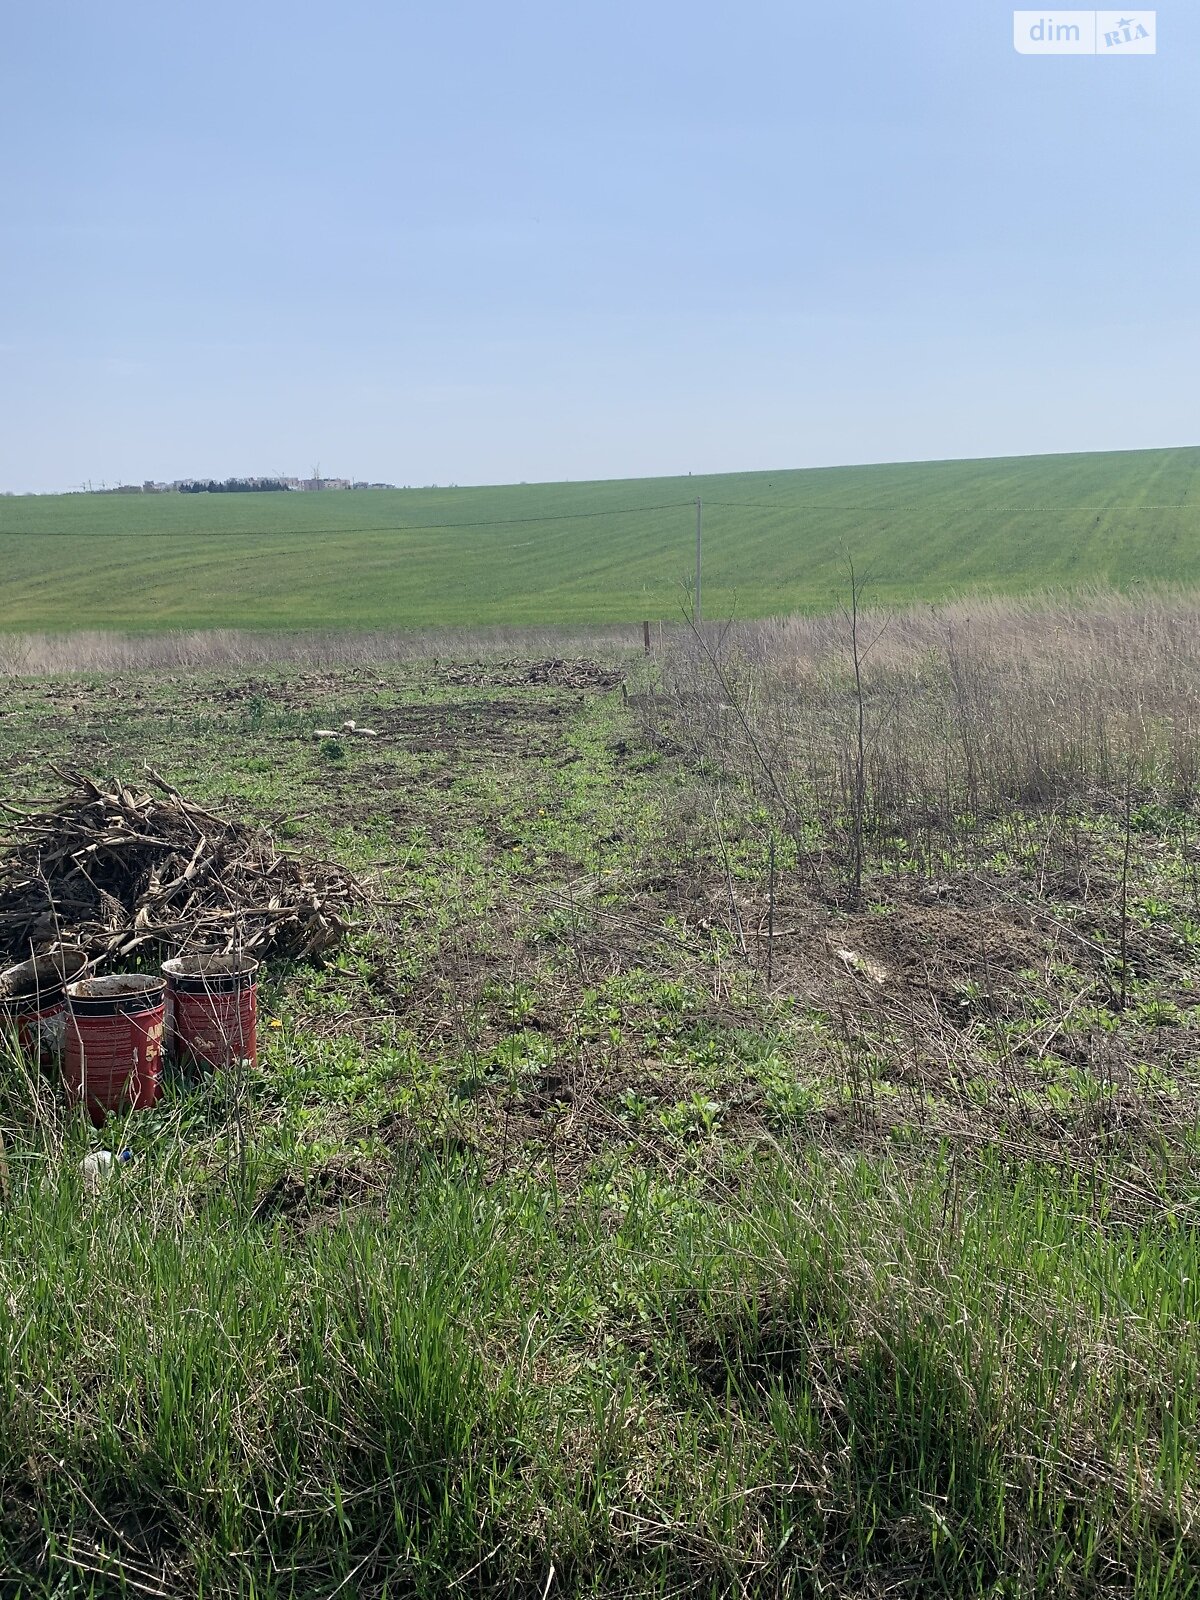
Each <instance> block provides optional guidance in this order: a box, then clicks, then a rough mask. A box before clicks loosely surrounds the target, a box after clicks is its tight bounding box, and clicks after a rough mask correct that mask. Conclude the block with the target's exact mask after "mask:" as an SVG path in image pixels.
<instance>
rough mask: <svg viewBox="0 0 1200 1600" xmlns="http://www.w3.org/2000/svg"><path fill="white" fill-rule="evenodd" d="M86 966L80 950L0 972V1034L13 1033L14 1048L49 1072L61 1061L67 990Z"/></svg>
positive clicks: (35, 958) (37, 957)
mask: <svg viewBox="0 0 1200 1600" xmlns="http://www.w3.org/2000/svg"><path fill="white" fill-rule="evenodd" d="M86 966H87V957H86V956H85V955H84V953H83V951H82V950H70V949H67V950H56V951H55V952H54V953H53V954H52V955H48V956H35V957H34V958H33V960H32V961H22V962H21V963H20V965H19V966H15V967H9V968H8V970H7V971H5V972H0V1031H4V1032H10V1033H15V1035H16V1039H17V1048H18V1049H19V1050H20V1051H21V1054H22V1055H24V1056H27V1057H28V1058H29V1060H30V1061H37V1062H39V1063H40V1064H41V1066H43V1067H45V1068H49V1069H54V1068H57V1067H58V1066H59V1065H60V1063H61V1061H62V1052H63V1036H64V1033H65V1031H66V1024H67V997H66V986H67V984H68V983H69V982H70V981H71V979H72V978H77V977H78V976H79V974H80V973H81V972H82V971H83V969H84V967H86Z"/></svg>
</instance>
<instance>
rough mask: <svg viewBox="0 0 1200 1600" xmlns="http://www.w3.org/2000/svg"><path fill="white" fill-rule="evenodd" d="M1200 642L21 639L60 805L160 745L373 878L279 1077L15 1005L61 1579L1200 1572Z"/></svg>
mask: <svg viewBox="0 0 1200 1600" xmlns="http://www.w3.org/2000/svg"><path fill="white" fill-rule="evenodd" d="M262 498H266V497H262ZM109 504H118V502H105V503H104V505H105V509H107V507H108V505H109ZM309 504H310V502H303V510H302V513H301V514H309V515H315V514H316V512H317V511H322V508H321V507H314V511H313V512H308V510H307V507H308V505H309ZM288 507H289V509H290V508H291V502H290V501H289V502H288ZM122 509H123V508H122ZM137 509H138V510H142V509H144V508H141V507H138V508H137ZM221 509H222V511H223V510H224V509H225V508H224V507H222V508H221ZM256 509H257V508H256ZM322 514H323V511H322ZM146 537H149V535H146ZM856 623H857V627H858V632H859V637H858V649H857V658H858V659H857V667H858V672H857V677H858V680H859V682H858V685H857V687H856V672H855V665H856V650H855V637H854V630H855V625H856ZM1197 639H1200V618H1198V617H1197V615H1196V613H1195V610H1194V608H1193V607H1192V606H1191V605H1190V603H1189V602H1186V601H1183V600H1180V601H1167V600H1161V599H1159V600H1155V601H1151V602H1142V601H1139V600H1135V599H1134V600H1128V601H1122V602H1116V601H1110V602H1108V603H1106V606H1105V607H1104V608H1102V609H1092V610H1089V609H1087V608H1086V607H1072V606H1069V605H1062V606H1060V607H1059V608H1058V609H1057V610H1055V611H1054V612H1053V613H1052V614H1051V615H1050V616H1049V618H1048V619H1047V617H1046V616H1042V617H1040V618H1038V619H1032V620H1031V618H1030V617H1029V616H1028V615H1027V614H1026V613H1025V612H1024V611H1022V610H1021V609H1020V608H1017V607H1013V608H1010V609H1009V610H1008V611H1006V610H1005V609H1004V608H1003V607H1002V606H999V605H997V604H992V605H991V606H985V607H982V608H979V609H978V610H976V611H975V612H972V611H971V610H970V608H956V609H955V608H952V609H951V610H950V611H948V612H946V613H939V614H932V613H930V614H918V613H913V612H909V613H905V614H904V615H897V616H888V615H885V614H882V613H865V614H860V615H859V616H858V617H857V618H855V617H854V615H853V611H851V613H850V615H849V616H845V617H839V616H835V617H830V618H824V619H816V620H814V622H813V623H812V624H811V625H807V626H806V625H800V624H796V625H781V626H780V627H779V628H778V629H777V630H776V631H775V632H770V631H769V630H767V631H764V630H760V631H758V632H748V633H745V634H742V635H739V634H737V633H736V631H735V632H733V633H729V634H723V633H722V632H721V630H719V629H715V630H714V631H713V632H712V633H711V634H709V633H705V634H703V635H702V636H689V635H682V636H678V637H675V638H673V639H672V640H671V641H670V644H669V647H668V648H665V649H664V652H663V653H661V654H658V653H656V654H655V656H654V657H653V658H652V659H651V660H649V661H646V660H645V659H643V658H641V657H637V656H624V657H621V656H617V655H611V656H609V657H607V658H605V659H602V660H601V659H596V660H583V659H570V660H562V659H557V658H556V659H547V660H542V661H531V660H526V659H514V658H512V657H511V656H509V657H505V656H500V655H492V656H480V657H471V656H468V655H460V656H459V657H458V658H457V659H450V658H443V659H439V660H438V661H436V662H435V661H432V660H426V661H413V662H408V663H392V664H388V665H379V664H372V663H366V662H364V663H360V664H358V665H345V666H341V667H337V666H329V667H322V668H314V667H311V666H309V667H304V666H301V665H293V666H276V667H269V666H263V667H250V668H243V669H235V668H232V667H231V668H227V669H223V670H222V671H220V672H200V671H191V672H182V673H178V674H176V675H174V676H171V677H166V676H164V675H162V674H159V673H149V672H146V673H138V672H134V671H130V672H126V673H123V674H120V675H117V674H89V675H81V674H74V675H65V674H60V675H51V676H37V677H21V676H12V677H10V678H9V679H8V680H7V681H6V683H5V695H4V702H3V709H2V712H0V801H3V802H4V803H5V804H6V805H7V806H10V807H13V808H17V810H18V811H27V810H29V809H32V808H35V807H37V806H38V805H40V804H42V803H45V802H49V801H53V800H54V799H55V797H56V796H57V795H58V794H59V793H60V792H61V791H62V789H63V787H64V783H65V780H66V778H67V777H69V776H70V775H71V774H72V773H74V772H77V771H83V772H87V773H91V774H93V775H95V776H97V777H100V776H106V777H107V776H115V777H117V778H119V779H121V780H122V781H123V782H124V783H126V784H128V785H131V786H133V787H134V788H136V787H137V786H138V785H139V784H142V783H144V782H145V781H146V768H147V765H150V766H152V767H153V768H154V769H155V770H156V771H157V772H158V773H160V774H161V775H162V777H163V778H164V779H165V780H166V781H168V782H169V783H170V784H171V785H173V786H175V787H176V788H177V789H178V791H179V792H180V793H182V794H185V795H188V796H190V797H191V798H192V799H193V800H194V801H195V802H196V803H197V804H199V805H202V806H204V807H207V808H210V809H211V810H212V811H213V812H214V813H218V814H220V815H222V816H226V817H232V818H237V819H240V820H241V821H244V822H246V823H248V824H251V825H254V826H259V827H262V828H265V829H267V830H269V831H270V833H271V834H272V836H273V837H274V839H275V840H276V841H277V843H278V845H279V848H280V849H283V850H294V851H296V852H298V853H301V854H304V855H309V856H317V857H321V858H324V859H327V860H331V861H333V862H335V863H337V864H339V865H340V867H341V868H342V869H343V870H344V871H346V872H348V873H352V874H353V875H354V876H355V878H356V880H357V881H358V882H359V883H360V884H361V885H362V886H363V889H364V900H363V902H362V903H361V904H359V905H356V906H355V907H354V908H353V909H352V912H351V915H350V923H351V926H350V932H349V934H348V936H347V937H346V938H345V939H344V941H343V942H342V943H341V944H340V945H339V946H337V947H336V948H334V949H332V950H330V951H329V952H327V953H326V955H325V956H324V958H323V959H317V960H311V961H306V960H278V961H275V962H270V963H268V969H267V973H266V977H265V982H264V985H263V989H262V992H261V994H260V1031H261V1039H262V1050H261V1057H260V1064H259V1067H258V1069H257V1070H256V1071H254V1072H232V1073H217V1074H215V1075H199V1076H197V1075H194V1074H192V1075H187V1074H183V1073H178V1074H172V1075H171V1076H170V1078H169V1081H168V1084H167V1090H166V1094H165V1097H164V1099H163V1101H162V1102H160V1104H159V1105H158V1106H157V1107H156V1108H155V1109H154V1110H153V1111H148V1112H138V1113H132V1114H130V1115H128V1116H126V1117H124V1118H118V1119H116V1120H115V1121H114V1122H111V1123H110V1124H108V1125H107V1126H105V1127H104V1128H103V1129H100V1130H95V1129H92V1128H90V1127H88V1126H87V1125H85V1123H84V1122H83V1121H82V1120H81V1119H80V1118H79V1117H78V1116H74V1115H70V1114H68V1112H67V1110H66V1107H65V1105H64V1102H63V1098H62V1095H61V1092H60V1091H59V1090H58V1089H57V1088H56V1085H55V1084H54V1082H53V1081H50V1080H47V1079H46V1078H45V1077H39V1075H38V1074H37V1073H36V1071H31V1070H30V1069H29V1068H28V1067H27V1066H25V1065H22V1063H21V1062H20V1060H19V1059H18V1058H17V1057H16V1055H15V1054H14V1053H13V1052H12V1051H11V1050H10V1051H9V1055H8V1057H7V1059H6V1063H5V1068H4V1071H3V1073H2V1074H0V1133H2V1134H3V1152H4V1161H3V1173H2V1182H3V1200H2V1203H0V1407H2V1408H3V1414H2V1419H0V1421H2V1425H0V1571H2V1572H3V1573H4V1574H6V1575H9V1574H20V1575H21V1577H20V1580H19V1589H18V1588H15V1587H13V1584H16V1583H17V1580H16V1578H14V1579H13V1584H8V1580H7V1576H6V1578H5V1580H4V1584H5V1587H6V1592H7V1591H8V1589H10V1588H11V1589H12V1592H14V1593H15V1592H20V1593H21V1594H22V1595H28V1596H31V1597H40V1600H50V1597H51V1596H61V1595H66V1594H76V1593H79V1594H91V1595H94V1596H108V1595H118V1594H121V1595H133V1594H145V1593H152V1594H159V1595H172V1596H174V1595H179V1596H183V1595H195V1594H200V1593H203V1594H205V1595H225V1594H240V1595H246V1596H249V1595H251V1594H253V1595H255V1596H259V1597H264V1600H265V1597H272V1600H274V1597H280V1600H281V1597H283V1596H297V1597H299V1596H312V1597H316V1596H329V1595H333V1594H347V1595H355V1596H365V1597H375V1596H379V1597H382V1596H384V1595H390V1596H399V1595H406V1594H417V1595H425V1596H430V1597H432V1596H435V1595H437V1596H440V1595H444V1594H448V1593H463V1594H474V1595H480V1596H499V1595H506V1596H507V1595H521V1596H524V1595H532V1596H542V1595H545V1596H552V1595H555V1594H591V1595H606V1596H613V1597H615V1596H632V1595H646V1596H650V1595H658V1596H664V1597H665V1596H668V1595H670V1596H676V1595H684V1594H687V1595H692V1594H696V1595H705V1596H713V1597H717V1596H722V1597H723V1596H735V1595H736V1596H743V1595H795V1596H807V1595H818V1594H822V1595H838V1596H847V1597H848V1596H868V1595H884V1594H887V1595H911V1596H925V1595H929V1594H947V1595H955V1596H960V1595H961V1596H978V1597H984V1596H989V1597H992V1596H1001V1595H1010V1596H1014V1597H1015V1596H1018V1595H1026V1594H1033V1593H1042V1594H1055V1595H1063V1596H1070V1597H1080V1600H1082V1597H1084V1596H1087V1597H1089V1600H1091V1597H1095V1596H1118V1595H1136V1596H1139V1597H1146V1600H1151V1597H1153V1600H1182V1597H1184V1596H1192V1595H1195V1594H1196V1593H1197V1592H1198V1590H1200V1520H1198V1518H1200V1500H1198V1498H1197V1496H1198V1492H1200V1473H1198V1470H1197V1468H1198V1456H1200V1411H1198V1407H1200V1246H1198V1245H1197V1242H1196V1241H1197V1232H1196V1224H1197V1221H1198V1220H1200V1165H1198V1162H1200V1133H1198V1126H1200V1124H1198V1117H1200V1065H1198V1061H1200V982H1198V981H1197V977H1196V963H1197V960H1198V959H1200V820H1198V818H1200V719H1197V718H1196V716H1195V705H1194V689H1193V684H1194V682H1195V681H1196V674H1197V671H1198V670H1200V649H1198V646H1197V644H1196V641H1197ZM351 721H354V722H355V723H356V724H358V725H360V726H365V727H368V728H370V729H371V730H373V732H374V734H375V737H356V736H354V735H353V734H352V733H351V732H343V731H342V730H343V725H344V724H346V723H348V722H351ZM314 729H324V730H330V732H328V733H327V734H326V735H324V736H322V737H321V738H314V737H313V731H314ZM10 818H11V822H12V825H13V826H19V818H18V817H17V816H16V815H15V814H13V813H10ZM2 853H3V852H2V851H0V854H2ZM101 1148H107V1149H113V1150H119V1149H128V1150H129V1151H131V1152H132V1159H131V1160H129V1161H128V1162H127V1163H126V1164H125V1165H123V1166H121V1167H120V1168H119V1170H116V1171H114V1172H113V1174H112V1175H111V1176H110V1177H109V1178H108V1179H107V1180H106V1181H105V1183H104V1185H103V1186H102V1187H101V1188H99V1190H98V1191H97V1190H94V1189H89V1187H88V1186H87V1185H86V1184H85V1183H84V1182H83V1181H82V1179H81V1176H80V1171H81V1163H82V1162H83V1160H84V1158H85V1156H86V1155H87V1154H88V1152H89V1151H95V1150H97V1149H101Z"/></svg>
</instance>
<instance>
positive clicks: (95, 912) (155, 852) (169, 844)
mask: <svg viewBox="0 0 1200 1600" xmlns="http://www.w3.org/2000/svg"><path fill="white" fill-rule="evenodd" d="M60 776H61V774H60ZM149 778H150V783H151V785H152V786H153V789H154V790H155V791H157V792H156V793H149V792H141V791H136V790H134V789H131V788H128V787H126V786H125V785H123V784H119V783H115V782H114V783H111V784H109V786H108V787H104V786H102V785H101V784H99V783H97V782H94V781H93V780H92V779H90V778H84V777H80V778H75V779H73V780H71V781H72V783H73V787H72V789H71V791H70V792H69V793H68V794H66V795H65V796H64V797H62V798H61V799H59V800H57V801H54V802H52V803H50V804H49V805H47V806H45V807H44V808H42V809H40V810H35V811H30V812H27V813H25V814H22V815H20V816H19V819H18V820H17V821H16V822H15V823H14V824H13V825H12V826H11V829H10V832H9V833H8V835H7V837H5V838H0V956H5V957H7V958H8V959H11V960H12V961H18V960H23V959H25V958H26V957H28V956H29V955H30V953H31V952H41V951H44V950H46V949H48V948H50V947H51V946H53V945H55V944H57V943H60V942H63V941H67V942H70V943H72V944H78V945H80V946H82V947H83V948H84V949H85V950H86V951H87V952H88V954H89V956H91V957H92V958H93V959H106V958H124V957H129V956H131V955H134V954H135V953H136V952H137V951H139V950H140V949H142V948H143V947H147V946H149V947H154V946H158V947H167V948H170V949H172V950H183V949H187V950H192V951H196V950H206V951H221V952H225V951H231V950H234V949H238V950H242V951H246V952H249V951H254V952H256V953H258V954H262V955H274V956H283V957H292V958H305V957H311V956H315V955H319V954H320V953H321V952H322V951H324V950H327V949H329V948H330V947H331V946H333V945H335V944H336V943H337V942H338V941H339V940H340V939H341V938H342V936H343V934H344V933H345V932H346V928H347V924H346V920H345V917H346V912H347V909H348V907H349V906H350V905H351V904H352V903H353V902H354V901H356V900H359V899H361V898H362V891H361V889H360V887H359V885H358V884H357V882H356V881H355V879H354V878H353V877H352V876H351V875H350V874H349V873H347V872H345V871H344V870H343V869H342V868H340V867H338V866H334V865H331V864H330V863H327V862H316V861H306V860H303V859H302V858H300V857H298V856H293V855H286V854H283V853H281V851H280V849H279V847H278V846H277V845H276V844H275V842H274V841H273V840H272V839H271V837H270V836H269V835H268V834H266V833H263V832H261V831H259V830H256V829H252V828H249V827H247V826H246V825H245V824H244V823H241V822H236V821H230V820H228V819H226V818H223V817H218V816H216V815H214V814H213V813H212V812H210V811H206V810H205V809H204V808H203V807H201V806H198V805H195V804H193V803H192V802H191V801H189V800H186V799H185V798H184V797H183V795H181V794H180V793H179V791H178V790H177V789H175V788H174V787H172V785H171V784H169V783H167V782H166V781H165V779H163V778H160V777H159V776H158V774H157V773H153V772H152V773H150V774H149Z"/></svg>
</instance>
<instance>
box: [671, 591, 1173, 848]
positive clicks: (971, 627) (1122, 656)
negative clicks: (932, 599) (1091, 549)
mask: <svg viewBox="0 0 1200 1600" xmlns="http://www.w3.org/2000/svg"><path fill="white" fill-rule="evenodd" d="M858 636H859V667H860V675H861V694H860V692H859V690H858V688H856V683H855V659H854V649H853V642H852V623H851V618H850V616H849V614H848V612H845V613H840V614H834V615H830V616H824V617H805V618H789V619H784V620H780V621H778V622H764V623H752V624H751V623H748V624H744V625H741V626H734V627H730V628H726V629H724V630H718V629H714V628H706V629H705V630H704V632H703V636H702V637H701V636H691V635H680V636H679V637H678V638H677V639H676V641H675V642H674V644H673V646H672V648H671V649H670V650H669V651H668V652H667V653H666V656H665V659H664V661H663V663H662V671H661V677H660V680H659V685H658V689H657V692H655V693H652V694H651V695H649V696H647V697H646V699H645V701H644V702H643V713H644V716H645V717H646V719H647V720H648V721H649V722H650V724H651V725H652V727H656V726H657V725H658V719H660V718H661V717H662V716H663V715H667V716H668V717H669V720H670V723H671V730H672V733H673V736H674V737H675V738H677V739H678V740H680V742H682V743H683V745H684V746H685V748H686V749H687V750H688V751H689V753H690V754H692V755H693V756H695V757H698V758H701V759H703V760H704V761H705V762H706V763H707V764H708V765H709V766H710V767H713V768H715V769H716V770H717V772H718V773H719V774H720V775H722V776H724V777H728V778H735V777H736V778H737V779H739V780H740V781H743V782H745V783H746V784H748V785H749V787H750V788H751V789H752V790H753V791H754V792H755V793H758V794H760V795H761V796H762V797H764V798H765V799H767V800H768V801H769V802H771V803H772V804H773V805H774V806H775V807H777V808H778V809H779V810H781V811H782V813H783V814H784V815H785V817H786V818H787V820H788V822H789V824H790V825H791V826H793V827H794V826H795V825H796V824H797V823H798V822H799V820H801V819H810V820H816V821H817V822H818V823H820V824H823V825H824V826H825V827H826V829H827V830H831V831H832V832H833V833H834V834H837V835H844V834H845V832H846V829H847V827H848V825H849V820H848V819H851V818H852V815H853V813H854V810H855V800H856V792H857V788H858V783H859V773H858V755H859V752H858V724H859V713H860V710H861V713H862V726H863V747H862V774H861V781H862V787H863V800H864V828H865V832H866V834H867V836H868V837H870V838H873V839H875V840H876V841H879V840H882V839H884V838H886V837H887V836H888V835H890V834H893V833H897V832H899V833H902V834H904V835H905V837H906V838H907V839H909V840H910V841H912V840H914V839H916V838H919V837H920V836H922V835H926V836H928V834H929V831H930V829H931V827H932V828H936V829H937V830H938V831H944V830H946V829H949V830H951V831H953V832H956V833H961V832H962V831H963V829H964V827H965V828H968V829H970V828H973V827H974V825H975V823H976V822H977V821H978V819H980V818H987V817H994V816H996V815H997V814H999V813H1001V812H1003V811H1004V810H1005V809H1006V808H1008V807H1011V806H1013V805H1014V804H1021V805H1024V804H1034V805H1045V804H1052V803H1055V802H1056V801H1060V800H1063V799H1065V798H1067V797H1068V796H1076V797H1077V796H1081V795H1087V794H1093V795H1103V796H1106V797H1109V798H1111V796H1112V795H1113V794H1115V793H1122V792H1124V789H1125V787H1126V786H1127V785H1128V784H1132V785H1133V786H1134V787H1135V788H1136V787H1139V786H1140V787H1143V788H1145V787H1152V788H1154V789H1155V791H1156V792H1157V793H1158V794H1160V795H1161V796H1162V797H1163V798H1164V799H1165V800H1166V801H1167V802H1169V803H1170V804H1172V805H1175V806H1179V807H1185V806H1188V805H1190V803H1191V802H1192V800H1193V799H1194V798H1195V797H1196V794H1197V784H1198V779H1200V599H1198V598H1196V597H1194V596H1188V595H1166V594H1160V595H1154V596H1149V597H1145V598H1141V599H1135V598H1126V597H1120V596H1116V595H1096V596H1094V597H1092V598H1091V599H1089V600H1088V601H1087V602H1081V601H1073V602H1066V601H1052V600H1047V601H1044V602H1042V603H1040V604H1035V603H1032V602H1031V603H1024V602H1019V601H1004V600H985V601H978V602H971V603H967V602H963V603H959V604H955V605H951V606H946V607H941V608H934V607H926V608H922V609H920V610H912V611H902V612H891V613H887V612H871V611H862V610H861V609H860V612H859V617H858Z"/></svg>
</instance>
